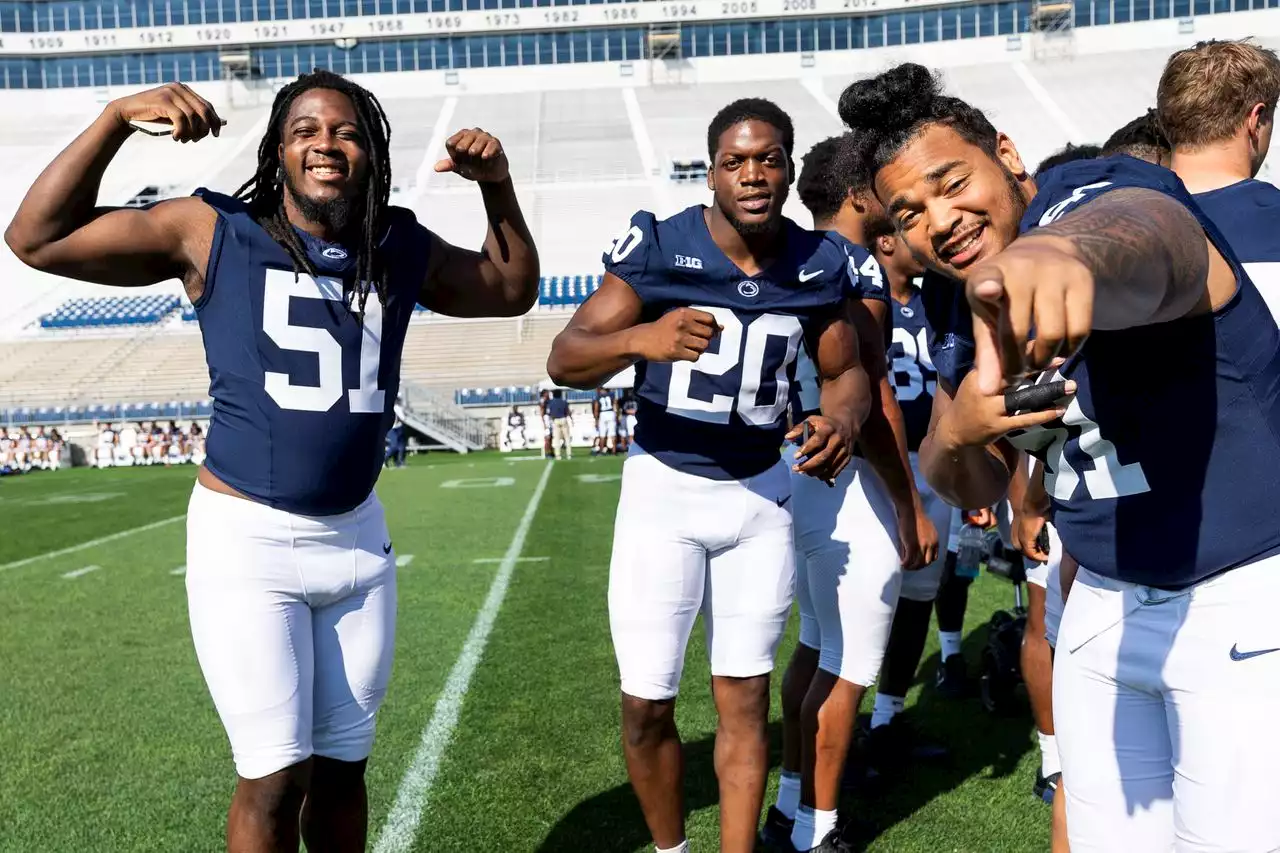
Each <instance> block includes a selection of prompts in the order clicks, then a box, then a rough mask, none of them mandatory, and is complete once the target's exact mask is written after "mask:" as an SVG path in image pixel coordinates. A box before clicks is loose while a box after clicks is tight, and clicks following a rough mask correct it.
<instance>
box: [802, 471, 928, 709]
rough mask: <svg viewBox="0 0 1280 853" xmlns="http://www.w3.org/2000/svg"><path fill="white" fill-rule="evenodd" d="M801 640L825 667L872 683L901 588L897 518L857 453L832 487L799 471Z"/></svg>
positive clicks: (850, 678)
mask: <svg viewBox="0 0 1280 853" xmlns="http://www.w3.org/2000/svg"><path fill="white" fill-rule="evenodd" d="M791 483H792V490H793V491H794V493H795V539H796V598H797V600H798V602H799V609H800V642H801V643H803V644H804V645H806V646H808V647H809V648H811V649H817V650H818V667H819V668H820V669H822V670H823V671H824V672H829V673H831V674H833V675H835V676H837V677H839V678H842V679H844V680H845V681H849V682H852V683H853V684H861V685H862V686H864V687H869V686H870V685H871V684H872V683H873V682H874V681H875V678H876V675H877V674H878V673H879V672H880V662H881V661H882V660H883V659H884V650H885V646H886V645H887V644H888V642H889V628H890V627H891V626H892V624H893V611H894V609H895V608H896V607H897V605H898V593H899V591H900V590H901V587H902V563H901V560H900V557H899V555H898V521H897V515H896V513H895V512H894V509H893V502H892V500H891V499H890V498H889V494H888V491H887V490H886V489H885V486H884V483H883V482H882V481H881V480H880V478H879V477H878V476H876V474H875V472H874V471H873V470H872V469H871V465H870V463H869V462H867V461H866V460H865V459H862V458H860V457H855V458H854V460H853V461H852V462H850V463H849V466H848V467H847V468H845V470H844V471H842V472H841V473H840V476H839V477H837V478H836V484H835V487H834V488H832V487H830V486H828V485H827V484H826V483H823V482H821V481H820V480H815V479H814V478H813V477H807V476H805V475H803V474H792V477H791Z"/></svg>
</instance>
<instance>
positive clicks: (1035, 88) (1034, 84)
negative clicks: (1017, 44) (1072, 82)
mask: <svg viewBox="0 0 1280 853" xmlns="http://www.w3.org/2000/svg"><path fill="white" fill-rule="evenodd" d="M1013 73H1014V74H1017V75H1018V79H1019V80H1021V81H1022V85H1024V86H1026V87H1027V91H1029V92H1030V93H1031V97H1033V98H1035V99H1036V101H1037V102H1038V103H1039V104H1040V106H1041V107H1043V108H1044V111H1045V112H1046V113H1048V114H1049V118H1051V119H1053V121H1054V123H1055V124H1057V125H1058V127H1060V128H1062V132H1063V133H1065V134H1066V135H1067V141H1068V142H1077V143H1078V142H1080V141H1081V140H1083V139H1084V134H1083V133H1081V132H1080V127H1079V125H1077V124H1076V123H1075V122H1074V121H1072V120H1071V116H1069V115H1067V112H1066V110H1064V109H1063V108H1062V107H1060V106H1058V102H1057V101H1055V100H1054V99H1053V96H1052V95H1050V94H1049V90H1048V89H1046V88H1045V87H1044V85H1043V84H1042V83H1041V82H1040V81H1039V80H1037V79H1036V78H1035V75H1034V74H1032V73H1031V69H1030V68H1028V67H1027V66H1026V63H1024V62H1015V63H1013Z"/></svg>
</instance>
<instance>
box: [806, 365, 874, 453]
mask: <svg viewBox="0 0 1280 853" xmlns="http://www.w3.org/2000/svg"><path fill="white" fill-rule="evenodd" d="M871 399H872V392H871V380H870V379H869V378H868V376H867V371H866V369H865V368H864V367H863V366H862V365H861V364H854V365H852V366H851V367H849V368H848V369H846V370H844V371H843V372H841V373H840V374H838V375H836V376H833V377H829V378H824V379H823V380H822V390H821V392H820V397H819V401H818V404H819V408H820V409H821V410H822V414H823V416H824V417H826V418H829V419H831V420H832V421H834V422H835V423H836V424H838V425H839V426H840V427H841V428H842V429H843V430H845V431H846V434H847V435H848V436H849V437H850V440H851V441H857V440H858V438H859V436H860V434H861V432H862V427H863V424H865V423H866V421H867V416H868V415H869V414H870V413H871Z"/></svg>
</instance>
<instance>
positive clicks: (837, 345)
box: [813, 299, 862, 381]
mask: <svg viewBox="0 0 1280 853" xmlns="http://www.w3.org/2000/svg"><path fill="white" fill-rule="evenodd" d="M854 304H855V303H854V302H853V300H849V299H846V300H845V301H844V304H842V305H841V306H840V308H839V309H837V310H836V311H835V312H834V313H833V314H832V315H831V316H830V317H828V318H827V319H826V321H825V323H823V324H822V326H821V327H820V328H819V330H818V331H817V334H816V336H815V337H816V340H815V341H814V346H813V352H814V359H813V360H814V367H816V368H817V372H818V378H819V380H823V381H825V380H827V379H834V378H835V377H837V376H839V375H840V374H842V373H844V372H846V371H848V370H852V369H853V368H855V367H859V366H861V364H862V360H861V358H860V352H859V343H858V340H859V339H858V330H857V326H856V321H855V319H854V311H855V309H854Z"/></svg>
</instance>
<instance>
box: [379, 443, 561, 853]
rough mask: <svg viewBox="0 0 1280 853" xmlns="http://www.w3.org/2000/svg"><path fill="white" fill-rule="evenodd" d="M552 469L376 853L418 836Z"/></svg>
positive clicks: (514, 540) (397, 851)
mask: <svg viewBox="0 0 1280 853" xmlns="http://www.w3.org/2000/svg"><path fill="white" fill-rule="evenodd" d="M551 468H552V466H551V465H548V466H547V468H546V470H545V471H543V472H542V477H540V478H539V479H538V486H537V488H535V489H534V490H533V496H532V497H531V498H529V504H528V506H526V507H525V508H524V515H523V516H522V517H521V519H520V524H519V525H518V526H517V527H516V532H515V535H514V536H512V537H511V544H510V545H509V546H508V547H507V553H506V555H505V556H504V557H503V559H502V565H501V566H500V567H499V568H498V572H497V574H496V575H494V578H493V583H492V584H490V586H489V595H488V597H486V598H485V600H484V605H483V606H482V607H481V608H480V612H479V613H477V614H476V621H475V622H474V623H473V624H472V625H471V633H470V634H468V635H467V641H466V643H465V644H463V646H462V654H460V655H458V660H457V662H456V663H455V664H454V665H453V669H452V670H451V671H450V673H449V680H448V681H447V682H445V685H444V691H443V692H442V693H441V694H440V698H439V699H438V700H437V701H436V708H435V712H434V713H433V714H432V715H431V721H430V722H429V723H427V727H426V728H425V729H423V731H422V740H421V742H420V743H419V744H418V751H417V752H416V753H415V754H414V756H413V762H412V763H411V764H410V765H409V769H408V770H407V771H405V774H404V779H403V780H402V781H401V782H400V791H399V793H397V794H396V801H395V804H394V805H392V806H391V812H390V813H389V814H388V815H387V822H386V823H385V824H383V826H382V834H381V835H379V836H378V843H377V844H376V845H374V848H373V850H374V853H403V852H404V851H408V850H409V849H410V848H411V847H412V846H413V842H414V838H415V837H416V836H417V834H418V823H419V821H421V820H422V810H423V809H424V808H426V805H427V795H428V794H430V793H431V785H432V783H433V782H434V781H435V778H436V773H438V772H439V771H440V762H441V760H442V759H443V758H444V753H445V750H446V749H447V748H448V746H449V741H450V740H451V739H452V737H453V730H454V728H456V727H457V725H458V715H459V713H460V712H461V710H462V702H463V700H464V699H465V698H466V696H467V689H468V688H469V687H470V686H471V677H472V676H473V675H475V671H476V667H478V666H479V665H480V659H481V657H482V656H483V655H484V647H485V645H486V644H487V643H488V641H489V632H490V631H492V630H493V623H494V620H496V619H497V617H498V610H499V609H500V608H501V607H502V599H503V598H505V597H506V595H507V588H508V587H509V586H510V585H511V574H512V573H513V572H514V571H515V568H516V562H517V561H518V560H519V559H520V552H521V551H522V550H523V549H524V540H525V537H526V536H528V535H529V528H530V527H531V526H533V518H534V516H535V515H537V512H538V504H539V503H541V502H542V493H543V492H544V491H546V488H547V479H548V478H549V477H550V476H551Z"/></svg>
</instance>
